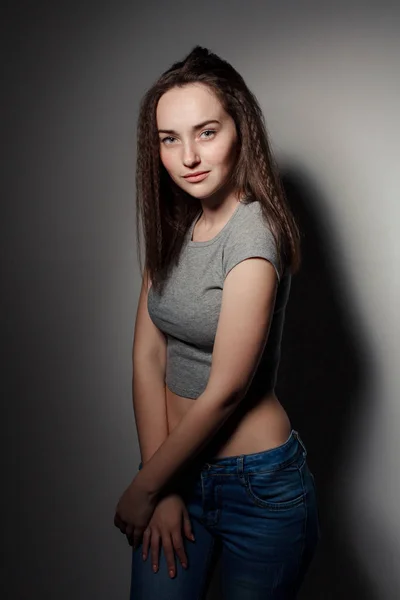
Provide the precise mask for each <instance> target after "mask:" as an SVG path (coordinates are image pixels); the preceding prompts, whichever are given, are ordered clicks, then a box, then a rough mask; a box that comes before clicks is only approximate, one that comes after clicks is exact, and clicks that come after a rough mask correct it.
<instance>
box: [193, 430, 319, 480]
mask: <svg viewBox="0 0 400 600" xmlns="http://www.w3.org/2000/svg"><path fill="white" fill-rule="evenodd" d="M300 452H301V453H302V454H303V456H304V457H306V456H307V450H306V447H305V445H304V443H303V442H302V440H301V438H300V436H299V433H298V431H296V430H295V429H292V430H291V432H290V435H289V437H288V439H287V440H286V442H284V443H283V444H281V445H280V446H276V447H275V448H270V449H269V450H263V451H262V452H255V453H252V454H239V455H237V456H226V457H222V458H213V459H212V460H209V461H208V462H206V463H204V464H203V466H202V467H201V470H202V471H203V472H208V473H222V472H223V473H236V472H240V471H246V472H248V473H251V472H252V471H253V470H254V471H257V470H258V469H260V468H261V467H262V468H265V470H269V469H271V470H273V469H277V468H280V467H283V466H284V465H286V464H289V463H290V462H292V461H293V460H294V459H295V458H296V457H297V456H298V454H299V453H300Z"/></svg>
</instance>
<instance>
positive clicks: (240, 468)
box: [237, 454, 246, 482]
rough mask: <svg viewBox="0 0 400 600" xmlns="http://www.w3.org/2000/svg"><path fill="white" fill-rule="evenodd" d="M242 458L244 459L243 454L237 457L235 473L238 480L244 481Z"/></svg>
mask: <svg viewBox="0 0 400 600" xmlns="http://www.w3.org/2000/svg"><path fill="white" fill-rule="evenodd" d="M243 460H244V454H242V455H241V456H238V458H237V473H238V477H239V480H240V481H241V482H245V481H246V478H245V475H244V468H243Z"/></svg>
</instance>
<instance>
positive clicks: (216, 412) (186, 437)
mask: <svg viewBox="0 0 400 600" xmlns="http://www.w3.org/2000/svg"><path fill="white" fill-rule="evenodd" d="M238 403H239V397H237V398H235V399H232V400H231V401H220V400H216V398H215V394H213V393H212V392H211V391H207V389H206V390H205V392H203V394H201V395H200V396H199V397H198V398H197V399H196V400H195V402H194V405H193V407H192V408H191V409H190V410H189V411H188V412H187V413H186V414H185V416H184V417H183V418H182V419H181V421H180V422H179V423H178V425H177V426H176V427H175V428H174V429H173V430H172V432H171V433H170V435H169V436H168V438H167V439H166V440H165V441H164V442H163V443H162V445H161V446H160V448H158V450H157V451H156V452H155V453H154V455H153V456H152V458H151V459H150V460H149V461H148V463H147V464H146V466H145V467H144V468H143V469H142V470H141V471H140V473H138V474H137V476H136V477H137V478H138V480H139V481H140V485H143V486H144V487H145V488H146V489H147V490H148V491H149V492H150V493H152V494H155V495H157V494H160V493H162V492H163V491H164V489H165V488H166V487H167V486H168V485H169V484H170V483H171V482H172V480H173V479H174V478H175V477H176V476H177V475H179V473H180V472H181V470H182V469H184V468H185V467H186V466H187V465H188V463H190V462H191V461H192V460H193V459H194V458H195V457H196V456H197V454H199V452H200V451H201V450H202V449H203V448H204V447H205V446H206V445H207V444H209V443H210V442H211V441H212V439H213V438H214V436H215V434H216V433H217V432H218V430H219V429H220V428H221V427H222V425H223V424H224V423H225V421H226V420H227V419H228V417H229V416H230V415H231V414H232V413H233V411H234V410H235V409H236V407H237V405H238Z"/></svg>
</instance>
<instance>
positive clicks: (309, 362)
mask: <svg viewBox="0 0 400 600" xmlns="http://www.w3.org/2000/svg"><path fill="white" fill-rule="evenodd" d="M282 178H283V183H284V187H285V191H286V195H287V199H288V202H289V204H290V207H291V209H292V210H293V212H294V214H295V216H296V218H297V220H298V223H299V225H300V228H301V230H302V256H303V262H302V267H301V269H300V272H299V273H298V274H297V275H296V276H294V277H293V278H292V287H291V294H290V299H289V304H288V307H287V312H286V320H285V328H284V334H283V341H282V356H281V363H280V368H279V373H278V383H277V386H276V394H277V396H278V398H279V400H280V401H281V402H282V404H283V406H284V407H285V409H286V411H287V412H288V415H289V418H290V420H291V422H292V427H293V428H294V429H296V430H297V431H298V432H299V433H300V436H301V438H302V440H303V441H304V443H305V445H306V447H307V451H308V463H309V466H310V468H311V471H312V472H313V473H314V476H315V480H316V484H317V491H318V494H319V507H320V524H321V536H322V537H321V540H320V544H319V547H318V550H317V553H316V555H315V558H314V560H313V563H312V564H311V567H310V569H309V571H308V574H307V576H306V579H305V581H304V583H303V587H302V589H301V591H300V594H299V600H317V599H318V600H320V599H321V598H323V599H324V600H337V598H338V597H340V598H341V599H342V600H354V598H362V599H363V600H377V596H376V595H375V594H374V592H373V591H371V590H372V589H373V584H372V582H371V581H370V580H369V578H368V574H367V573H366V572H363V569H362V567H361V565H360V564H359V562H358V560H357V558H356V554H355V552H354V547H355V543H356V542H355V540H352V539H351V532H349V531H346V526H345V520H344V515H345V514H346V506H345V505H344V502H342V503H341V502H340V497H341V495H340V489H339V490H338V489H336V488H337V486H338V485H339V484H337V483H335V482H338V481H340V480H341V470H342V467H343V466H345V464H346V449H349V448H350V449H351V433H352V432H353V431H354V430H355V429H356V428H357V421H356V419H357V415H358V414H361V412H362V411H363V409H364V408H365V407H363V406H362V405H361V403H362V399H363V388H364V385H365V382H366V380H367V378H368V353H367V344H366V343H362V344H360V339H364V336H363V332H362V331H361V332H360V331H358V330H356V329H355V325H354V323H352V322H351V320H350V318H349V317H348V316H347V315H348V314H349V313H348V311H347V310H346V290H344V289H343V284H342V282H341V281H340V278H339V277H338V273H340V270H339V267H340V265H339V267H338V265H337V264H336V263H337V260H336V261H335V251H334V248H335V243H336V240H334V239H333V236H332V230H333V228H332V227H331V226H330V223H329V222H327V220H328V219H327V216H326V215H324V214H323V213H322V208H321V207H322V206H323V203H322V202H321V201H320V195H319V194H318V193H316V192H315V190H313V187H312V185H311V183H310V182H309V181H307V178H306V177H305V176H304V175H302V174H301V173H300V172H298V171H295V170H291V171H289V170H288V171H285V172H283V173H282ZM219 577H220V563H219V560H217V562H216V564H215V570H214V572H213V575H212V579H211V583H210V586H209V590H208V594H207V600H219V599H220V588H219Z"/></svg>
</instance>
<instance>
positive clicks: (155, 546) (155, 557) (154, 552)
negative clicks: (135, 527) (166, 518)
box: [150, 528, 160, 573]
mask: <svg viewBox="0 0 400 600" xmlns="http://www.w3.org/2000/svg"><path fill="white" fill-rule="evenodd" d="M150 552H151V564H152V566H153V572H154V573H157V571H158V566H159V562H158V561H159V556H160V532H159V531H158V530H157V529H156V530H154V528H153V529H152V530H151V551H150Z"/></svg>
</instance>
